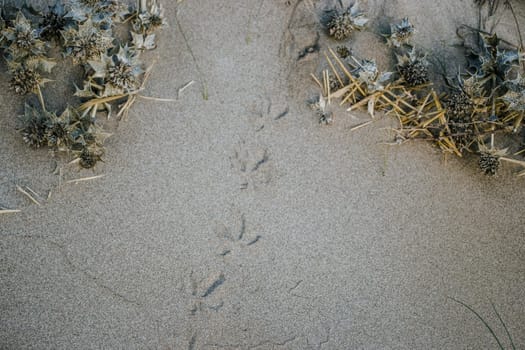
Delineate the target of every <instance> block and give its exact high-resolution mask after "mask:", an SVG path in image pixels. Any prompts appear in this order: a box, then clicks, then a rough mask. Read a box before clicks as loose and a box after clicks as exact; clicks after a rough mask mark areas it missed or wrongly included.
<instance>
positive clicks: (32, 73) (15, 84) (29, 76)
mask: <svg viewBox="0 0 525 350" xmlns="http://www.w3.org/2000/svg"><path fill="white" fill-rule="evenodd" d="M54 66H55V63H54V62H52V61H49V60H47V59H44V58H40V57H32V58H28V59H26V60H25V61H23V62H16V61H8V68H9V72H10V74H11V81H10V82H9V85H10V86H11V88H12V89H13V90H14V91H15V92H16V93H17V94H19V95H26V94H29V93H36V92H37V91H38V88H39V87H41V86H43V85H44V84H45V83H47V82H50V81H51V80H49V79H46V78H44V77H43V76H42V75H41V74H40V72H46V73H49V72H50V71H51V69H52V68H53V67H54Z"/></svg>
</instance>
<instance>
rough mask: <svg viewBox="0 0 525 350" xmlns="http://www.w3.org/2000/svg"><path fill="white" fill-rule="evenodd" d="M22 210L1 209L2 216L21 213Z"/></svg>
mask: <svg viewBox="0 0 525 350" xmlns="http://www.w3.org/2000/svg"><path fill="white" fill-rule="evenodd" d="M21 211H22V210H20V209H0V214H15V213H20V212H21Z"/></svg>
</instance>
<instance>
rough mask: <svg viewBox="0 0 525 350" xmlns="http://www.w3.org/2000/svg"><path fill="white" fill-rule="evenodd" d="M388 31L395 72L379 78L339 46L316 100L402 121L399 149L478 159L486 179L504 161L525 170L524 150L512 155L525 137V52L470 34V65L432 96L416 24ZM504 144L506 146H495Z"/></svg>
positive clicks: (398, 131) (371, 65) (395, 26)
mask: <svg viewBox="0 0 525 350" xmlns="http://www.w3.org/2000/svg"><path fill="white" fill-rule="evenodd" d="M390 30H391V32H390V33H389V34H386V35H385V37H386V38H387V40H386V42H387V44H388V45H389V47H391V48H392V49H393V55H394V56H395V57H396V60H397V64H396V66H395V69H393V71H394V72H384V73H381V72H379V70H378V69H377V66H376V64H375V62H374V60H358V59H356V58H355V57H353V56H352V55H350V54H349V53H348V52H343V51H342V50H340V49H339V47H341V46H339V47H338V49H337V50H336V51H337V53H336V52H334V51H333V50H332V49H329V52H330V55H326V59H327V60H328V64H329V66H330V70H326V71H324V72H323V78H322V80H321V81H320V80H318V79H317V78H316V79H315V80H316V82H317V83H318V85H319V86H320V88H321V90H322V96H321V99H323V100H327V101H328V102H329V101H331V99H333V98H340V99H341V100H340V101H341V102H340V104H341V105H345V104H348V105H349V107H348V110H354V109H356V108H360V107H367V109H368V112H369V114H370V115H372V116H373V115H374V111H383V112H385V113H386V114H392V115H395V116H396V117H397V118H398V119H399V121H400V128H399V129H396V130H395V131H396V135H397V136H396V140H397V142H398V143H402V142H404V141H408V140H413V139H426V140H431V141H433V142H434V143H435V144H436V145H437V146H439V147H440V148H441V149H442V150H443V151H444V152H446V153H450V154H455V155H457V156H459V157H461V156H463V155H465V154H466V153H471V154H477V155H478V156H479V162H478V163H479V166H480V169H481V170H482V171H483V172H484V173H485V174H488V175H494V174H496V173H497V171H498V169H499V168H500V164H501V161H507V162H510V163H514V164H518V165H521V166H522V167H525V162H524V161H522V160H521V158H520V154H521V153H522V152H523V150H522V151H518V152H516V153H514V154H512V155H511V154H510V153H509V149H510V148H511V147H510V146H513V147H514V148H516V147H515V146H518V147H521V148H523V145H524V144H525V142H523V141H517V142H516V141H515V140H516V139H519V138H521V139H523V130H522V129H523V122H524V117H525V71H524V67H525V66H524V65H523V63H524V61H523V60H524V59H525V54H524V53H523V51H521V50H520V48H518V47H517V46H514V47H513V46H510V45H504V43H503V42H502V40H500V39H499V38H498V36H497V35H496V34H495V33H494V34H490V33H488V34H487V33H482V32H480V31H476V30H473V31H474V33H473V34H475V35H478V36H479V45H476V47H469V48H468V49H466V50H465V54H466V56H468V58H469V59H470V66H469V67H465V68H464V70H463V71H462V72H459V73H458V74H457V76H455V77H446V80H447V83H448V84H447V85H448V88H447V89H446V90H445V91H441V92H437V91H436V89H435V88H434V85H433V84H432V80H431V74H430V72H429V63H428V61H427V58H426V55H425V54H422V53H421V51H420V50H417V49H416V48H415V47H414V46H413V45H411V43H410V39H411V38H412V36H413V34H414V33H415V32H416V31H415V28H414V26H413V25H412V24H411V23H410V21H409V20H408V19H407V18H404V19H403V20H401V22H400V23H395V24H392V25H391V26H390ZM329 34H331V33H329ZM334 38H335V39H338V40H339V39H342V38H339V37H336V36H334ZM343 53H344V54H343ZM334 63H335V64H334ZM333 81H337V82H338V83H339V84H333V83H332V82H333ZM334 88H335V89H334ZM520 133H521V134H520ZM501 144H505V145H509V144H511V145H510V146H509V147H505V148H503V147H498V145H501ZM520 175H525V171H524V172H521V173H520Z"/></svg>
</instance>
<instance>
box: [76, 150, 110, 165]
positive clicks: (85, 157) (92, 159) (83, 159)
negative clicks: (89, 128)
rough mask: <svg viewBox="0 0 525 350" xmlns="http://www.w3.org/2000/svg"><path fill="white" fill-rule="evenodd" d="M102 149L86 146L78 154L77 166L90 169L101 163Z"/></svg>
mask: <svg viewBox="0 0 525 350" xmlns="http://www.w3.org/2000/svg"><path fill="white" fill-rule="evenodd" d="M103 155H104V149H103V148H102V147H96V146H87V147H84V148H83V149H82V151H80V152H79V153H78V159H79V163H78V164H79V165H80V166H81V167H82V168H84V169H91V168H94V167H95V165H97V163H98V162H100V161H102V156H103Z"/></svg>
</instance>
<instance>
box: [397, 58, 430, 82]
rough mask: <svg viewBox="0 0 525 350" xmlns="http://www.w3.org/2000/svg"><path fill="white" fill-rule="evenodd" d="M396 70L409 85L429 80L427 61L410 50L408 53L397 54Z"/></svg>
mask: <svg viewBox="0 0 525 350" xmlns="http://www.w3.org/2000/svg"><path fill="white" fill-rule="evenodd" d="M397 60H398V62H397V71H398V72H399V75H400V76H401V78H402V79H403V80H404V81H405V82H406V83H407V85H409V86H418V85H422V84H426V83H428V82H429V80H430V79H429V76H428V63H427V61H426V59H425V57H424V56H420V55H418V54H417V53H416V51H415V49H413V50H411V51H410V52H409V53H408V55H404V56H397Z"/></svg>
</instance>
